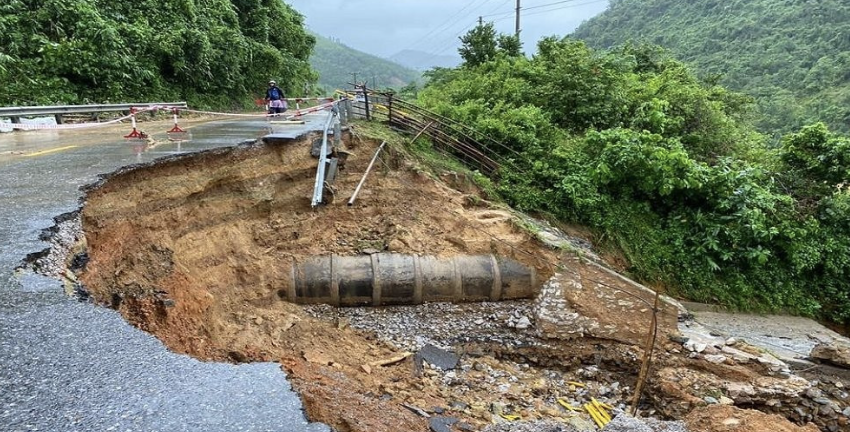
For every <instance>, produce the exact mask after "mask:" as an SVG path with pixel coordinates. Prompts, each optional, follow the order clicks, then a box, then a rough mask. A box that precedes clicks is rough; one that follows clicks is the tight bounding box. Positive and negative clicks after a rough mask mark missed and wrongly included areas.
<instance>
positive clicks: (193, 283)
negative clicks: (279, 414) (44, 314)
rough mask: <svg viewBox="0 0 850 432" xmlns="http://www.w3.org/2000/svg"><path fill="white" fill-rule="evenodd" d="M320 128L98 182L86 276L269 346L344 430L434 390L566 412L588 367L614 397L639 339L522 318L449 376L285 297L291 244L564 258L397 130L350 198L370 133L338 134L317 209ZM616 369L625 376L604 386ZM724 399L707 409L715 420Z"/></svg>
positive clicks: (173, 343)
mask: <svg viewBox="0 0 850 432" xmlns="http://www.w3.org/2000/svg"><path fill="white" fill-rule="evenodd" d="M316 138H317V137H315V136H308V137H305V138H303V139H299V140H293V141H284V142H274V143H262V142H258V143H254V144H251V145H243V146H239V147H235V148H227V149H218V150H212V151H207V152H203V153H196V154H192V155H184V156H178V157H172V158H167V159H164V160H160V161H156V162H155V163H151V164H147V165H143V166H136V167H130V168H127V169H122V170H120V171H118V172H116V173H113V174H111V175H110V176H108V177H106V178H105V179H104V180H103V181H101V182H99V183H98V184H96V185H94V186H92V187H91V188H89V190H88V191H87V198H86V204H85V206H84V208H83V210H82V212H81V220H82V228H83V232H84V234H85V245H84V247H85V248H86V252H87V254H88V262H87V264H86V266H85V268H84V269H83V270H82V272H81V273H80V274H79V279H80V281H81V282H82V284H83V285H84V287H85V289H86V290H87V292H88V293H89V294H90V295H91V296H92V297H93V298H94V299H95V300H96V301H98V302H100V303H103V304H107V305H110V306H111V307H113V308H115V309H117V310H118V311H120V313H121V314H122V315H123V316H124V317H125V318H126V319H127V320H128V321H129V322H131V323H132V324H134V325H136V326H137V327H139V328H141V329H143V330H145V331H148V332H150V333H152V334H154V335H155V336H157V337H158V338H159V339H160V340H162V341H163V343H165V344H166V345H167V346H168V347H169V348H170V349H172V350H174V351H176V352H180V353H185V354H188V355H191V356H194V357H196V358H199V359H204V360H215V361H230V362H252V361H275V362H279V363H280V364H281V365H282V367H283V368H284V369H285V370H286V371H287V372H288V374H289V378H290V380H291V381H292V384H293V386H294V388H295V389H296V390H297V391H298V392H299V394H300V395H301V397H302V399H303V401H304V406H305V409H306V412H307V415H308V417H309V418H310V419H311V420H313V421H319V422H324V423H327V424H329V425H331V426H332V427H333V428H334V429H335V430H338V431H370V432H372V431H378V432H381V431H400V430H405V431H426V430H428V425H427V422H426V420H425V419H423V418H422V417H420V416H419V415H417V414H414V413H413V412H412V411H410V410H408V409H406V408H405V407H404V406H403V404H407V405H412V406H416V407H420V408H424V409H426V410H429V411H431V412H434V411H435V410H433V409H432V407H442V408H444V409H446V414H448V415H453V416H457V417H460V418H461V420H463V421H465V422H468V423H470V424H471V425H473V426H474V427H476V429H480V428H481V427H482V426H484V425H485V424H487V423H489V422H490V421H491V419H493V418H494V417H495V418H498V415H494V414H493V412H492V411H493V405H491V402H498V403H500V404H501V406H502V407H504V408H505V409H508V408H510V411H511V414H518V415H521V416H522V417H523V418H524V419H530V420H533V419H541V418H544V419H545V418H555V417H559V418H564V417H568V416H570V415H571V414H570V413H569V412H567V411H566V410H565V409H562V408H561V407H559V406H558V405H557V404H553V402H552V401H553V400H555V399H557V398H558V397H561V396H567V393H569V394H570V395H569V397H572V396H573V395H574V393H572V392H576V391H580V390H581V389H580V388H576V387H575V386H571V385H565V384H564V383H566V382H568V381H573V380H582V379H586V380H590V381H592V382H588V383H587V384H588V390H592V392H591V393H590V394H589V395H590V396H592V395H595V396H596V397H599V398H600V399H603V401H606V402H609V403H612V404H619V403H621V402H626V399H627V397H628V396H627V395H630V394H631V391H630V390H629V388H630V387H631V388H633V386H634V383H635V375H636V372H635V371H636V370H638V369H639V367H640V362H639V359H640V350H638V349H636V348H634V347H630V346H626V345H622V344H618V343H614V342H611V341H602V340H593V339H580V340H576V341H572V342H569V343H559V344H557V345H555V346H553V345H548V344H547V343H546V342H545V341H539V340H538V341H535V340H534V338H533V337H524V336H523V335H522V334H521V332H517V334H516V339H517V340H516V341H514V342H517V343H518V345H515V346H511V347H506V346H504V345H503V342H499V341H495V340H494V341H491V342H490V343H487V342H486V341H484V342H477V343H475V344H468V345H456V346H454V347H453V348H454V349H455V350H456V351H459V352H461V353H464V354H465V355H464V356H463V358H462V366H463V369H462V370H461V371H459V372H457V374H456V377H455V378H450V377H449V374H448V373H443V372H437V371H434V370H433V369H429V368H428V367H427V366H426V367H425V370H424V371H420V373H418V374H417V373H415V368H414V365H413V360H412V358H411V357H408V356H406V353H404V352H402V350H400V349H399V348H397V347H395V346H392V345H390V344H389V343H387V342H384V341H385V340H386V338H381V337H379V336H380V335H377V334H375V333H373V332H367V331H362V330H356V329H354V328H351V327H350V326H348V325H347V323H346V322H345V321H344V320H343V319H334V318H333V317H331V318H330V319H328V317H324V318H319V317H316V316H314V315H310V314H308V313H307V312H305V309H304V308H303V307H301V306H298V305H295V304H290V303H287V302H286V301H284V300H285V299H286V298H287V295H286V290H287V289H289V287H288V286H287V285H286V283H285V281H288V280H289V279H290V273H289V271H290V266H291V264H292V262H293V261H299V260H302V259H304V258H306V257H311V256H315V255H327V254H331V253H333V254H339V255H357V254H363V253H374V252H376V251H391V252H398V253H417V254H430V255H438V256H451V255H455V254H491V253H492V254H496V255H499V256H504V257H509V258H512V259H515V260H517V261H519V262H521V263H523V264H525V265H527V266H530V267H534V268H535V269H536V271H537V273H538V276H539V278H538V280H540V281H545V280H546V279H548V278H549V277H550V276H551V275H552V274H553V273H554V271H555V269H554V268H553V265H552V263H556V262H565V261H563V260H560V258H561V257H559V256H558V253H556V251H553V250H551V249H549V248H546V247H544V246H543V245H541V244H540V243H539V242H538V241H537V240H536V239H535V238H534V236H532V235H531V234H529V233H528V232H527V231H525V230H523V229H520V228H518V225H519V224H517V223H516V222H514V218H513V217H512V215H511V214H510V213H509V212H506V211H504V210H503V209H500V208H498V207H495V206H491V205H490V204H488V203H487V202H486V201H485V200H483V199H482V197H481V196H480V195H479V192H478V190H477V188H476V187H475V186H474V184H472V182H471V181H470V180H469V179H467V178H466V177H464V176H463V175H458V174H448V175H441V176H436V175H433V174H431V173H430V172H429V171H427V170H425V169H422V168H421V167H419V166H418V165H416V164H413V163H411V162H409V161H410V159H409V158H407V157H406V155H404V154H403V153H402V152H403V150H401V149H398V148H395V147H392V146H390V147H389V148H388V149H387V150H386V151H385V154H384V156H382V158H381V159H380V162H379V163H378V165H377V166H376V169H375V170H374V171H373V173H372V175H371V176H370V177H369V179H368V182H367V184H366V186H365V188H364V189H363V191H362V192H361V194H360V197H359V198H358V202H357V204H356V205H354V206H352V207H349V206H347V205H346V204H345V202H346V201H347V199H348V197H349V195H350V193H351V192H352V191H353V190H354V188H355V186H356V184H357V182H358V181H359V180H360V176H361V175H362V173H363V172H364V171H365V169H366V166H367V164H368V162H369V160H370V159H371V156H372V154H373V152H374V151H375V149H376V148H377V146H378V144H379V143H378V142H376V141H373V140H368V139H365V140H361V139H357V138H356V137H354V136H353V135H351V134H350V133H347V134H346V135H345V137H344V144H345V146H346V148H347V150H348V151H349V152H351V153H352V155H351V156H350V157H349V159H348V161H347V164H346V166H345V169H344V170H343V171H342V172H341V173H340V177H339V178H338V179H337V182H336V184H335V186H334V187H335V190H336V191H337V192H336V197H335V199H334V200H333V201H332V202H331V203H329V204H328V205H326V206H323V207H320V208H318V209H316V210H314V209H312V208H311V206H310V197H311V194H312V188H313V179H314V175H315V174H314V173H315V165H316V160H315V159H314V158H313V157H311V156H310V148H311V146H312V144H313V142H314V140H315V139H316ZM496 239H498V240H496ZM527 306H528V305H527V304H525V305H518V307H520V308H521V307H527ZM511 308H512V305H511V304H510V303H508V304H506V305H505V306H504V307H503V310H504V311H505V312H506V313H508V314H510V312H511ZM495 315H497V314H494V316H495ZM451 319H455V320H457V319H458V317H451ZM461 319H462V318H461ZM494 319H495V318H494ZM498 319H499V320H501V318H498ZM526 336H527V335H526ZM679 348H680V346H679ZM676 351H677V349H676V347H675V346H668V347H666V349H664V350H662V352H661V353H660V354H659V356H658V358H657V360H656V362H657V364H658V366H657V367H658V368H662V367H668V368H675V367H677V366H688V364H687V363H686V362H684V361H683V360H682V359H681V358H680V357H677V356H674V355H671V354H670V353H671V352H676ZM394 360H398V361H394ZM588 365H591V366H589V367H588ZM688 367H689V366H688ZM453 373H454V372H453ZM747 373H751V372H747ZM461 377H462V379H461ZM494 377H497V378H495V379H494ZM614 382H616V383H617V384H618V385H620V384H622V386H621V387H620V390H619V392H611V391H610V389H611V388H612V386H611V385H610V384H611V383H614ZM606 387H607V388H608V390H609V392H608V393H607V394H608V395H609V398H607V399H605V398H603V397H602V395H601V394H603V393H604V392H603V390H602V389H603V388H606ZM653 387H655V386H653ZM657 393H658V394H662V395H663V394H666V393H671V392H664V391H660V390H659V391H658V392H657ZM673 393H675V392H673ZM673 399H675V400H680V399H681V400H684V399H687V397H686V396H681V395H680V396H675V397H671V400H673ZM553 405H554V406H553ZM658 405H659V406H660V405H662V403H658ZM721 414H722V415H717V416H714V418H715V420H725V419H726V417H725V413H721ZM720 417H723V419H720ZM705 421H706V422H708V423H717V422H716V421H713V422H712V421H710V419H708V418H707V419H705ZM693 430H701V429H699V428H697V429H693ZM714 430H715V429H712V432H713V431H714ZM716 430H718V431H719V430H725V429H716ZM750 430H753V431H760V430H764V431H767V430H772V429H770V428H769V427H765V428H763V429H760V428H758V427H752V428H750Z"/></svg>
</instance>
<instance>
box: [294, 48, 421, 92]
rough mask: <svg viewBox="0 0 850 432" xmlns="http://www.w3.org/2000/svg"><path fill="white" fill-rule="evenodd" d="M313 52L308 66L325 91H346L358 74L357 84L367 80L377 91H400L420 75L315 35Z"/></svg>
mask: <svg viewBox="0 0 850 432" xmlns="http://www.w3.org/2000/svg"><path fill="white" fill-rule="evenodd" d="M314 36H315V37H316V48H315V51H314V52H313V56H312V57H311V58H310V63H311V64H312V65H313V68H314V69H316V71H317V72H318V73H319V85H320V86H322V87H324V88H325V90H326V91H333V90H334V89H341V88H349V87H351V86H350V85H348V83H350V82H352V81H353V80H354V76H353V75H352V73H356V74H357V80H358V81H361V82H362V81H364V80H368V81H369V85H370V86H371V87H374V86H375V85H376V83H375V82H373V81H375V80H377V86H379V87H380V88H386V87H392V88H396V89H398V88H401V87H404V86H405V85H407V84H410V83H411V82H414V81H417V80H419V79H420V77H421V76H420V74H419V72H417V71H415V70H413V69H409V68H406V67H404V66H402V65H399V64H397V63H393V62H392V61H389V60H385V59H382V58H380V57H376V56H373V55H371V54H366V53H364V52H361V51H357V50H355V49H354V48H349V47H347V46H345V45H343V44H341V43H337V42H334V41H332V40H330V39H328V38H325V37H322V36H319V35H314Z"/></svg>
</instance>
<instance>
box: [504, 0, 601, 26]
mask: <svg viewBox="0 0 850 432" xmlns="http://www.w3.org/2000/svg"><path fill="white" fill-rule="evenodd" d="M603 2H608V0H594V1H589V2H585V3H578V4H571V5H568V6H561V7H556V8H552V9H547V10H541V11H535V12H531V13H528V14H524V15H523V16H534V15H541V14H545V13H549V12H555V11H559V10H564V9H571V8H575V7H579V6H587V5H591V4H596V3H603ZM511 18H513V17H510V16H508V17H504V18H500V19H497V20H494V21H493V22H500V21H505V20H507V19H511Z"/></svg>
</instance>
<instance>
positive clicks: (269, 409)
mask: <svg viewBox="0 0 850 432" xmlns="http://www.w3.org/2000/svg"><path fill="white" fill-rule="evenodd" d="M310 118H311V120H313V121H311V122H310V123H308V125H306V126H305V127H304V128H311V127H316V125H318V124H320V123H323V121H324V119H325V118H326V115H321V114H319V115H316V116H312V117H310ZM142 127H143V129H145V130H148V129H149V128H151V130H148V131H149V132H152V131H153V132H156V130H155V129H153V128H162V129H161V130H162V131H164V130H166V129H168V128H169V127H170V125H165V124H162V123H158V124H153V123H151V124H145V125H143V126H142ZM275 128H277V126H275ZM285 128H286V131H292V130H293V129H297V128H299V127H298V126H286V127H285ZM127 132H129V130H128V127H127V126H126V125H125V126H118V127H109V128H105V129H95V130H93V131H88V132H81V131H68V132H27V133H20V132H16V133H14V134H0V431H112V430H114V431H236V430H239V431H311V432H312V431H327V430H328V428H327V427H326V426H324V425H320V424H310V423H308V422H307V421H306V420H305V418H304V414H303V412H302V411H301V409H302V407H301V403H300V400H299V399H298V397H297V395H296V394H295V393H293V392H292V390H291V388H290V385H289V383H288V382H287V380H286V377H285V375H284V373H283V372H282V371H281V369H280V367H279V366H278V365H277V364H251V365H240V366H234V365H229V364H218V363H203V362H200V361H197V360H195V359H192V358H190V357H188V356H184V355H178V354H174V353H171V352H169V351H168V350H167V349H166V348H165V346H163V345H162V344H161V343H160V342H159V341H158V340H157V339H155V338H154V337H152V336H150V335H148V334H147V333H144V332H142V331H140V330H138V329H136V328H134V327H131V326H130V325H128V324H127V323H126V322H125V321H124V320H123V318H122V317H121V316H120V315H118V314H117V313H116V312H114V311H112V310H110V309H106V308H102V307H98V306H94V305H92V304H88V303H82V302H79V301H77V300H76V299H73V298H70V297H68V296H66V295H65V294H64V291H63V288H62V286H61V284H60V282H58V281H56V280H53V279H49V278H45V277H41V276H37V275H34V274H28V273H23V274H15V272H14V269H15V267H16V266H18V265H19V264H20V262H21V259H22V258H23V257H24V256H26V255H27V254H28V253H31V252H36V251H39V250H42V249H44V248H45V247H46V244H45V243H42V242H40V241H39V240H38V236H39V233H40V231H41V230H42V229H44V228H48V227H50V226H51V225H53V221H52V218H53V217H54V216H56V215H59V214H61V213H65V212H68V211H73V210H75V209H76V208H77V205H78V200H79V198H80V196H81V193H80V191H79V187H80V186H81V185H84V184H87V183H91V182H93V181H95V180H96V178H97V175H98V174H101V173H107V172H110V171H113V170H115V169H116V168H118V167H120V166H124V165H128V164H133V163H137V162H146V161H149V160H151V159H153V158H156V157H159V156H163V155H167V154H173V153H174V152H176V151H178V145H177V144H175V143H170V142H165V143H164V144H161V145H159V146H157V147H156V148H155V149H153V150H151V151H149V152H142V153H138V152H137V151H138V150H141V149H140V148H134V146H133V145H131V144H128V143H127V142H125V141H124V140H123V139H122V138H121V136H122V135H124V134H126V133H127ZM191 132H192V136H193V140H192V141H191V142H187V143H182V144H180V146H179V150H180V151H197V150H203V149H209V148H214V147H220V146H226V145H234V144H237V143H239V142H242V141H245V140H249V139H254V138H258V137H260V136H263V135H265V134H267V133H269V132H270V129H269V124H268V123H267V122H266V121H265V120H258V121H250V120H248V121H224V122H212V123H205V124H198V125H196V126H194V127H192V128H191ZM296 134H297V133H296ZM153 136H154V138H156V139H160V140H163V141H164V139H165V135H164V133H154V134H153ZM72 146H73V147H72ZM51 148H52V149H54V150H55V149H57V148H58V149H60V150H58V151H55V152H52V153H42V154H40V155H39V153H37V152H39V151H43V150H45V149H51ZM62 148H65V149H64V150H61V149H62ZM18 152H24V153H29V154H34V156H31V157H27V156H24V155H20V154H16V153H18ZM13 153H15V154H13Z"/></svg>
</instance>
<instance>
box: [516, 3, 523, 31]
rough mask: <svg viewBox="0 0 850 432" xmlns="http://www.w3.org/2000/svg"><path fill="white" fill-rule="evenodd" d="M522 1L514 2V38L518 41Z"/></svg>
mask: <svg viewBox="0 0 850 432" xmlns="http://www.w3.org/2000/svg"><path fill="white" fill-rule="evenodd" d="M521 3H522V0H516V37H517V39H519V15H520V11H521V10H522V4H521Z"/></svg>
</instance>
